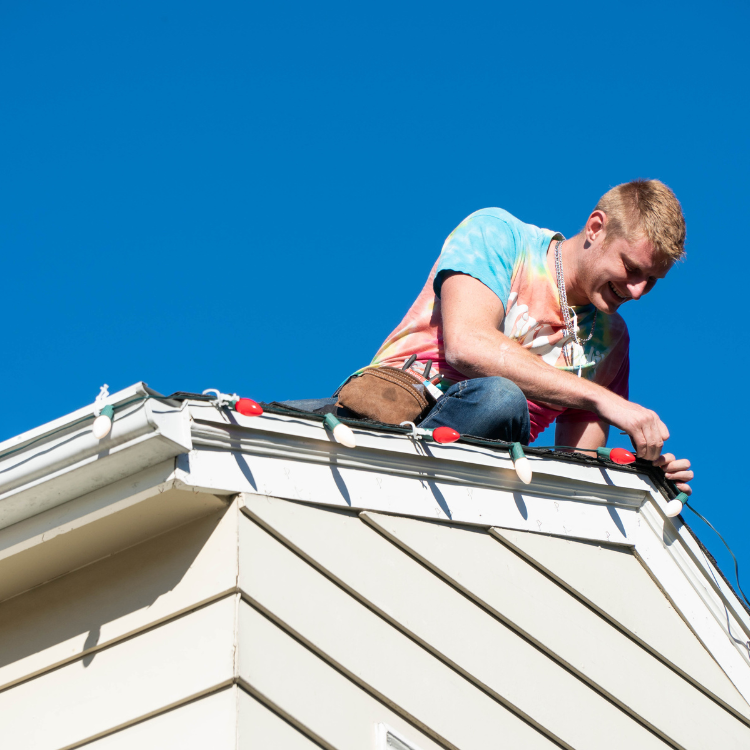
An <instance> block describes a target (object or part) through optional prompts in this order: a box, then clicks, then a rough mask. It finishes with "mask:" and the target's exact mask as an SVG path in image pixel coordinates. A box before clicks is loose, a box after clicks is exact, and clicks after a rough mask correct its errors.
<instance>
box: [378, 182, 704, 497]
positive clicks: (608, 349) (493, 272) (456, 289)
mask: <svg viewBox="0 0 750 750" xmlns="http://www.w3.org/2000/svg"><path fill="white" fill-rule="evenodd" d="M684 243H685V220H684V218H683V215H682V209H681V208H680V204H679V202H678V201H677V198H676V197H675V196H674V194H673V193H672V191H671V190H670V189H669V188H668V187H667V186H666V185H664V184H663V183H661V182H659V181H658V180H635V181H633V182H629V183H626V184H623V185H618V186H617V187H615V188H613V189H612V190H610V191H609V192H607V193H606V194H605V195H604V196H603V197H602V198H601V199H600V201H599V203H598V204H597V206H596V208H595V209H594V211H593V212H592V213H591V215H590V216H589V218H588V220H587V221H586V225H585V226H584V228H583V229H582V230H581V232H580V233H579V234H577V235H576V236H575V237H572V238H570V239H567V240H566V239H565V238H563V236H562V235H560V234H557V233H554V232H551V231H550V230H547V229H540V228H538V227H535V226H532V225H529V224H524V223H523V222H521V221H519V220H518V219H516V218H514V217H513V216H511V215H510V214H509V213H507V212H506V211H503V210H502V209H497V208H491V209H483V210H481V211H477V212H476V213H474V214H472V215H471V216H469V217H468V218H467V219H465V220H464V221H463V222H462V223H461V224H460V225H459V226H458V227H457V228H456V229H455V230H454V232H453V233H452V234H451V235H450V236H449V237H448V239H447V240H446V242H445V245H444V246H443V250H442V253H441V255H440V258H439V259H438V261H437V263H436V264H435V266H434V267H433V269H432V272H431V273H430V276H429V278H428V280H427V283H426V284H425V287H424V289H423V290H422V292H421V294H420V295H419V297H418V298H417V300H416V301H415V302H414V304H413V305H412V307H411V309H410V310H409V312H408V313H407V315H406V317H405V318H404V320H403V321H402V322H401V324H400V325H399V326H398V327H397V328H396V330H395V331H393V333H392V334H391V335H390V336H389V337H388V339H386V341H385V343H384V344H383V346H382V347H381V348H380V350H379V351H378V353H377V354H376V355H375V358H374V359H373V362H372V365H371V366H376V367H377V366H384V365H388V366H392V367H401V366H402V365H403V364H404V362H405V361H406V360H407V359H408V358H409V357H410V356H411V355H416V357H417V361H416V363H415V364H414V365H412V369H414V370H416V371H417V372H422V371H423V370H424V367H425V365H426V363H427V361H428V360H432V369H431V377H432V375H434V374H440V375H441V376H442V380H441V382H440V388H441V389H442V390H443V391H444V395H443V396H442V397H441V398H440V399H439V400H438V402H437V403H436V405H435V406H434V408H433V409H432V410H431V411H430V412H429V414H428V415H427V416H426V418H425V419H424V420H423V421H422V423H421V426H423V427H428V428H434V427H438V426H440V425H447V426H449V427H453V428H454V429H456V430H458V431H459V432H461V433H463V434H470V435H475V436H478V437H488V438H499V439H503V440H509V441H519V442H522V443H524V444H528V443H529V442H531V441H533V440H534V439H535V438H536V436H537V435H538V433H539V432H541V431H542V430H543V429H545V428H546V427H547V426H548V425H549V424H550V423H551V422H552V421H553V420H555V419H556V421H557V424H556V432H555V443H556V444H557V445H566V446H572V447H577V448H597V447H601V446H604V445H606V443H607V437H608V434H609V428H610V425H613V426H614V427H616V428H618V429H620V430H622V431H624V432H625V433H627V434H628V435H629V436H630V438H631V440H632V442H633V445H634V446H635V450H636V452H637V455H638V456H640V457H642V458H646V459H649V460H651V461H653V462H654V463H655V464H656V465H657V466H661V467H662V469H663V470H664V472H665V474H666V476H667V478H669V479H672V480H674V481H676V482H677V486H678V487H679V488H680V489H681V490H682V491H683V492H686V493H688V494H690V492H691V490H690V487H689V485H687V484H686V482H688V481H690V480H691V479H692V478H693V472H692V471H690V462H689V461H687V460H684V459H683V460H676V459H675V457H674V456H673V455H672V454H670V453H667V454H665V455H662V454H661V449H662V446H663V444H664V441H665V440H666V439H667V438H668V437H669V431H668V430H667V427H666V425H665V424H664V423H663V422H662V421H661V419H659V416H658V415H657V414H656V413H655V412H653V411H651V410H649V409H647V408H645V407H643V406H640V405H639V404H636V403H633V402H631V401H628V374H629V355H628V350H629V337H628V331H627V326H626V325H625V321H624V320H623V319H622V317H621V316H620V315H619V313H618V310H619V308H620V307H621V306H622V305H623V304H625V303H626V302H629V301H631V300H638V299H640V297H642V296H643V295H644V294H647V293H648V292H650V291H651V290H652V289H653V287H654V285H655V284H656V282H657V281H658V280H659V279H662V278H664V276H665V275H666V274H667V272H668V271H669V270H670V268H671V267H672V265H673V264H674V262H675V261H676V260H678V259H679V258H681V257H683V255H684Z"/></svg>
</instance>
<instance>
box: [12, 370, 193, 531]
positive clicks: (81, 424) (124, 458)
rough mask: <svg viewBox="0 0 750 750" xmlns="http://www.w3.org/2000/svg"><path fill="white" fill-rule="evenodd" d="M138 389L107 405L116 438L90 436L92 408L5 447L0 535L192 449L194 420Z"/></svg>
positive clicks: (144, 387) (152, 393)
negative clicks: (191, 425)
mask: <svg viewBox="0 0 750 750" xmlns="http://www.w3.org/2000/svg"><path fill="white" fill-rule="evenodd" d="M159 395H161V394H158V393H156V391H152V390H151V389H150V388H148V386H147V385H146V384H145V383H136V384H135V385H133V386H130V387H129V388H126V389H124V390H122V391H119V392H117V393H114V394H112V395H111V396H109V397H108V398H107V399H106V401H105V402H104V403H106V404H111V405H112V406H113V407H114V409H115V414H114V420H113V425H112V431H111V432H110V433H109V435H107V436H106V437H105V438H104V439H102V440H97V439H96V438H95V437H94V435H93V434H92V432H91V425H92V423H93V421H94V405H93V404H92V405H91V406H87V407H84V408H83V409H79V410H78V411H75V412H73V413H72V414H68V415H66V416H64V417H61V418H60V419H57V420H55V421H54V422H49V423H48V424H46V425H42V426H41V427H37V428H35V429H33V430H30V431H29V432H25V433H23V434H21V435H18V436H17V437H15V438H11V439H10V440H6V441H4V442H3V443H0V528H5V527H6V526H10V525H12V524H14V523H18V522H19V521H22V520H23V519H25V518H29V517H31V516H35V515H37V514H39V513H42V512H44V511H45V510H48V509H49V508H54V507H55V506H57V505H61V504H62V503H65V502H67V501H68V500H72V499H73V498H75V497H78V496H80V495H84V494H86V493H88V492H92V491H93V490H96V489H99V488H100V487H103V486H105V485H107V484H111V483H112V482H116V481H117V480H118V479H122V478H123V477H126V476H129V475H131V474H134V473H136V472H137V471H141V470H142V469H145V468H148V467H150V466H155V465H156V464H158V463H160V462H162V461H164V460H166V459H169V458H174V457H175V456H178V455H180V454H182V453H187V452H188V451H190V450H191V448H192V441H191V438H190V416H189V413H188V411H187V409H183V404H180V405H179V406H171V405H170V404H169V403H165V402H164V401H158V400H155V399H153V398H149V396H159Z"/></svg>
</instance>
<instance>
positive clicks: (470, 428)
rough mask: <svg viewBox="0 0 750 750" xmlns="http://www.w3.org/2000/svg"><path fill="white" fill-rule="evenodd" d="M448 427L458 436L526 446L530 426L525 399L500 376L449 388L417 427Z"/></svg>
mask: <svg viewBox="0 0 750 750" xmlns="http://www.w3.org/2000/svg"><path fill="white" fill-rule="evenodd" d="M443 425H445V426H447V427H452V428H453V429H454V430H456V431H457V432H460V433H461V434H462V435H473V436H474V437H479V438H490V439H492V440H505V441H507V442H509V443H515V442H518V443H523V444H524V445H528V444H529V433H530V430H531V424H530V422H529V407H528V404H527V403H526V396H524V395H523V392H522V391H521V389H520V388H519V387H518V386H517V385H516V384H515V383H513V382H512V381H510V380H507V379H506V378H501V377H491V378H472V379H471V380H462V381H461V382H460V383H456V384H455V385H452V386H451V387H450V388H449V389H448V390H447V391H446V392H445V394H444V395H443V396H441V397H440V398H439V399H438V401H437V403H436V404H435V406H433V407H432V411H430V413H429V414H428V415H427V416H426V417H425V418H424V419H423V420H422V422H421V423H420V425H419V426H420V427H426V428H428V429H431V430H433V429H435V427H442V426H443Z"/></svg>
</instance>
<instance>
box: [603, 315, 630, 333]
mask: <svg viewBox="0 0 750 750" xmlns="http://www.w3.org/2000/svg"><path fill="white" fill-rule="evenodd" d="M604 319H605V320H606V321H607V327H608V328H609V330H610V335H611V336H612V337H613V338H617V339H620V338H625V339H626V340H629V339H630V334H629V333H628V324H627V323H626V322H625V318H623V317H622V315H620V313H617V312H616V313H612V315H604Z"/></svg>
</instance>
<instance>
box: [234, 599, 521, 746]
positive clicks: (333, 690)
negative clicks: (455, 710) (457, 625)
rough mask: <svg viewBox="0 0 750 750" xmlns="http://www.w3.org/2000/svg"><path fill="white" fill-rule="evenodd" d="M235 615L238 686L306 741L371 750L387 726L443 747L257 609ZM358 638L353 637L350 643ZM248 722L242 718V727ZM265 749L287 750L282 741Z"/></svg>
mask: <svg viewBox="0 0 750 750" xmlns="http://www.w3.org/2000/svg"><path fill="white" fill-rule="evenodd" d="M331 614H335V613H331ZM239 615H240V617H239V637H240V650H239V676H240V680H241V684H242V685H243V686H244V687H246V688H247V690H248V691H250V692H252V693H254V694H255V695H257V696H259V697H260V698H261V699H262V700H263V701H264V702H266V703H268V704H269V705H271V706H273V707H274V708H275V710H276V711H278V712H279V713H280V714H281V715H283V716H285V717H288V719H289V721H290V722H293V723H294V724H295V725H297V726H298V727H299V728H300V730H301V731H303V732H304V733H305V735H306V736H308V737H310V738H314V739H315V740H317V741H318V742H319V743H320V744H321V745H322V746H323V747H326V748H336V750H349V749H350V748H352V749H353V750H354V749H356V750H359V749H360V748H361V749H362V750H370V748H373V747H374V737H375V728H376V726H377V725H378V724H379V723H386V724H388V725H389V726H391V727H393V728H394V729H396V730H397V731H399V732H401V733H402V734H403V735H405V736H407V737H410V738H412V739H413V740H414V742H415V743H416V744H417V745H418V746H419V747H420V748H421V750H439V748H441V747H443V745H440V744H438V743H437V742H435V741H434V740H433V739H432V738H431V737H430V736H428V735H427V734H425V733H424V732H421V731H420V730H419V729H417V728H416V727H415V726H414V725H413V724H411V723H409V722H408V721H406V720H405V719H404V718H403V716H402V715H401V714H400V713H399V712H397V711H395V710H394V709H393V707H392V706H389V705H387V704H386V703H385V702H383V701H381V700H378V698H376V697H375V696H373V695H372V694H371V693H370V692H368V691H367V690H366V689H364V688H363V684H362V682H361V680H359V679H357V678H355V679H350V678H349V677H347V676H345V675H344V674H342V673H341V671H339V670H337V669H336V668H334V667H333V666H332V665H331V664H330V662H328V661H326V660H324V659H323V658H321V657H320V656H319V655H318V654H316V653H315V651H314V650H313V649H310V648H308V647H306V646H305V645H303V644H302V643H300V641H299V640H297V639H295V638H293V637H292V636H291V635H290V634H289V633H288V631H285V630H284V629H282V628H281V627H279V626H278V625H276V624H275V623H273V622H272V621H271V620H269V619H268V618H267V617H265V616H264V615H263V614H261V613H260V612H259V611H258V610H256V609H254V608H253V607H251V606H249V605H248V604H246V603H244V602H243V603H242V604H241V606H240V611H239ZM358 636H359V634H357V633H352V634H350V639H351V640H353V639H355V638H356V637H358ZM361 645H362V648H363V649H364V648H365V645H364V644H361ZM395 677H396V675H395V674H394V678H395ZM426 677H427V676H425V678H426ZM423 679H424V678H423ZM249 722H250V720H249V718H248V717H247V716H243V717H241V720H240V726H241V727H242V726H243V725H245V724H248V723H249ZM269 747H274V748H283V750H287V745H285V744H281V742H280V741H279V743H278V744H271V745H269ZM291 747H296V745H290V748H291ZM517 747H527V745H518V746H517ZM528 747H535V746H534V745H529V746H528Z"/></svg>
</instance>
